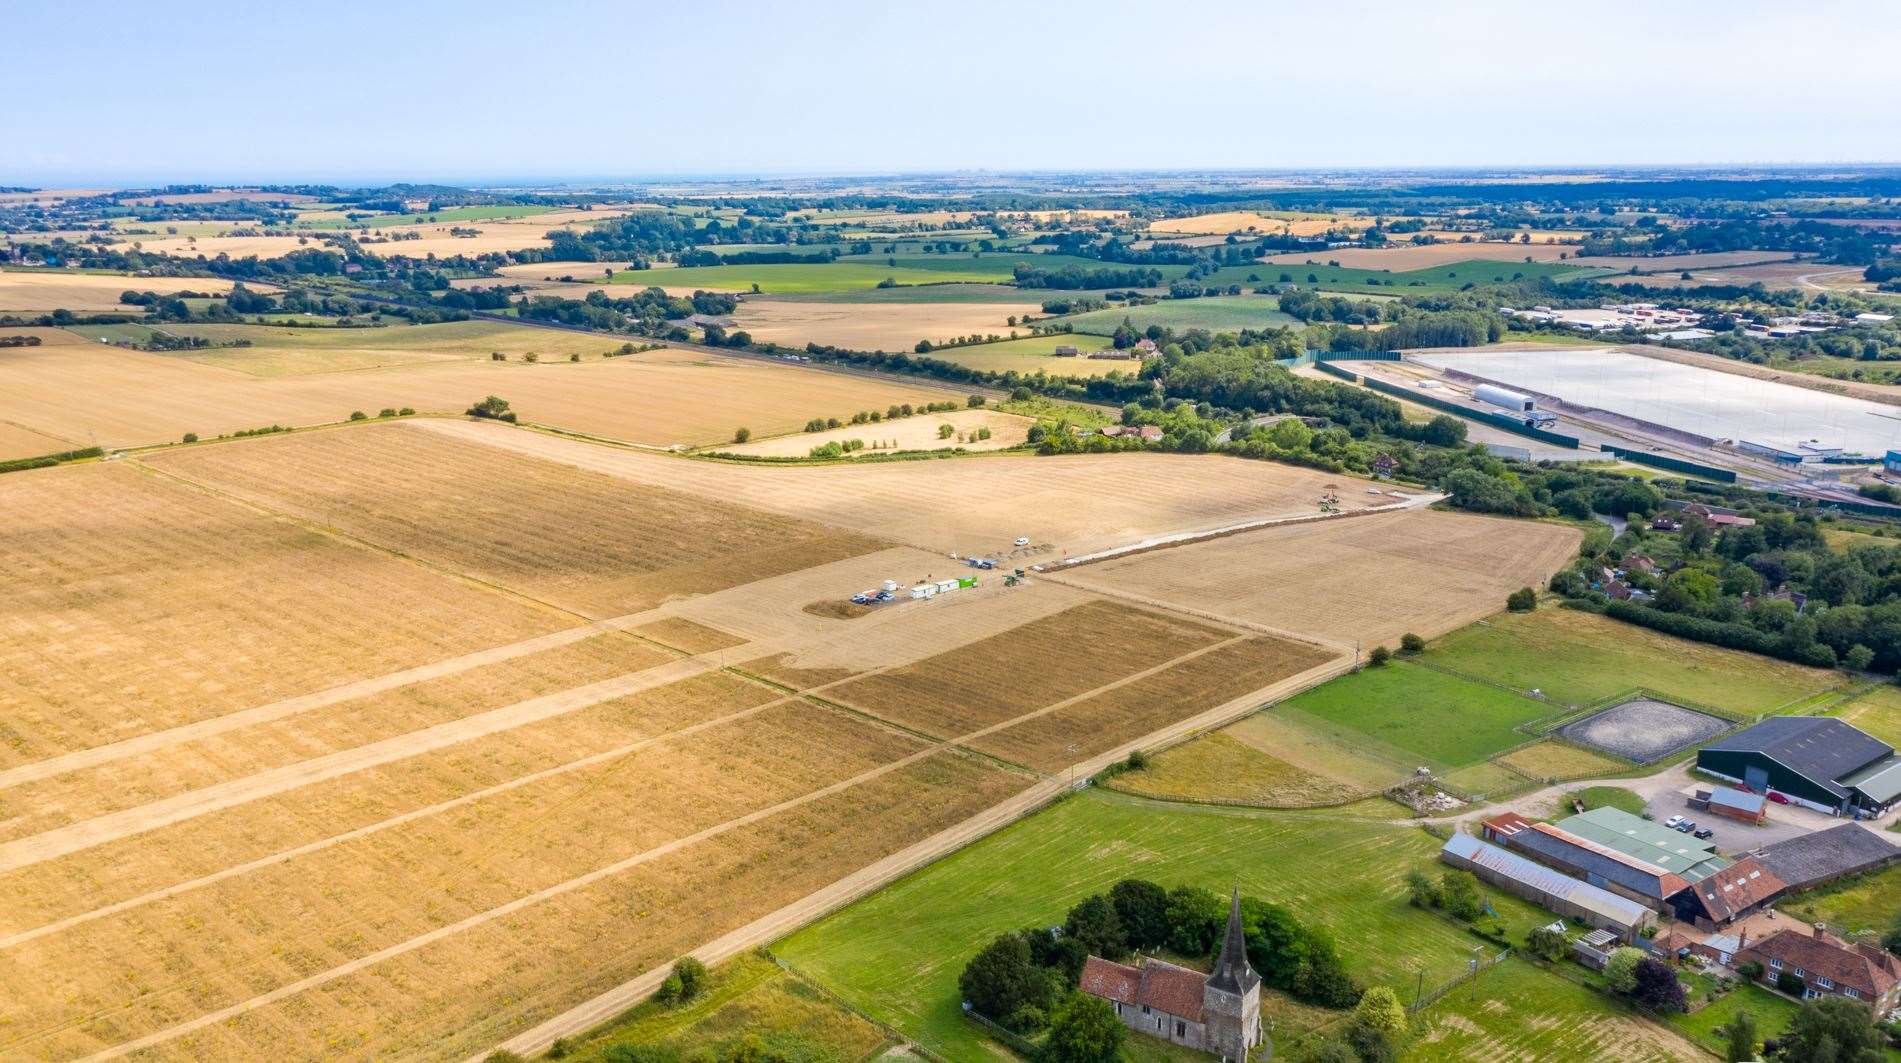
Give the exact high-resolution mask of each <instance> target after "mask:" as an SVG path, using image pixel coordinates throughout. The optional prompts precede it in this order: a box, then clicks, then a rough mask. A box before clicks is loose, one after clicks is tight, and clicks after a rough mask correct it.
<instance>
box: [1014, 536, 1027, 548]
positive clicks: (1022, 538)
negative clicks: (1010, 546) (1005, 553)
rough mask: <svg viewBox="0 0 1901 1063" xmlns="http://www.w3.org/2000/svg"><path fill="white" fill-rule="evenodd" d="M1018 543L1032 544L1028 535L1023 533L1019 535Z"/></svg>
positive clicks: (1023, 544) (1022, 544) (1019, 544)
mask: <svg viewBox="0 0 1901 1063" xmlns="http://www.w3.org/2000/svg"><path fill="white" fill-rule="evenodd" d="M1016 544H1017V545H1018V546H1028V545H1030V540H1029V538H1028V537H1026V536H1021V535H1019V536H1017V541H1016Z"/></svg>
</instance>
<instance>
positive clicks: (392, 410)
mask: <svg viewBox="0 0 1901 1063" xmlns="http://www.w3.org/2000/svg"><path fill="white" fill-rule="evenodd" d="M376 416H378V417H394V416H396V407H394V406H385V407H383V408H382V409H381V410H378V411H377V412H376Z"/></svg>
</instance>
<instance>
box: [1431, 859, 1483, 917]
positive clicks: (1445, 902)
mask: <svg viewBox="0 0 1901 1063" xmlns="http://www.w3.org/2000/svg"><path fill="white" fill-rule="evenodd" d="M1439 903H1440V904H1441V905H1442V906H1444V908H1445V910H1446V912H1447V914H1449V915H1453V916H1456V917H1457V918H1460V919H1464V920H1466V921H1467V922H1470V921H1472V920H1474V919H1477V918H1478V917H1479V916H1480V915H1482V914H1484V912H1485V900H1484V896H1483V895H1482V894H1480V893H1479V880H1478V877H1477V876H1475V875H1473V874H1472V872H1470V871H1458V870H1454V871H1448V872H1446V873H1445V874H1443V875H1441V876H1439Z"/></svg>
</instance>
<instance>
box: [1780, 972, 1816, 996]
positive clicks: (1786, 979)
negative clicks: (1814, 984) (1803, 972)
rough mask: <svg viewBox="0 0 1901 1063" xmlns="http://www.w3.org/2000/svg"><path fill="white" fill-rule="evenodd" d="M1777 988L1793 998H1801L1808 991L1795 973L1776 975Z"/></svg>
mask: <svg viewBox="0 0 1901 1063" xmlns="http://www.w3.org/2000/svg"><path fill="white" fill-rule="evenodd" d="M1776 988H1777V989H1780V990H1782V991H1783V992H1784V993H1787V994H1789V995H1790V996H1792V997H1799V996H1801V995H1802V993H1803V992H1804V991H1805V990H1807V989H1808V986H1807V985H1806V984H1804V983H1803V981H1802V979H1801V978H1800V977H1798V976H1797V975H1796V973H1795V972H1794V971H1781V972H1778V973H1777V975H1776Z"/></svg>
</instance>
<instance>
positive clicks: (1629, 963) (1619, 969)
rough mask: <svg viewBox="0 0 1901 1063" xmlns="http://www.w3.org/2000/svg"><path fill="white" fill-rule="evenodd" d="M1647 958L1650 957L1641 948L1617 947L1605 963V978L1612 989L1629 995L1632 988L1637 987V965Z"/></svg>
mask: <svg viewBox="0 0 1901 1063" xmlns="http://www.w3.org/2000/svg"><path fill="white" fill-rule="evenodd" d="M1647 959H1649V957H1648V956H1645V955H1644V954H1643V951H1642V950H1640V949H1633V948H1630V947H1629V946H1625V947H1624V948H1621V949H1617V950H1615V951H1613V952H1612V953H1611V958H1610V960H1609V961H1608V962H1606V963H1605V964H1604V980H1605V981H1606V982H1608V983H1609V984H1610V987H1611V988H1612V989H1614V990H1616V991H1617V992H1619V993H1623V994H1625V995H1629V993H1630V992H1631V990H1633V989H1636V988H1637V965H1638V964H1640V963H1642V962H1644V961H1645V960H1647Z"/></svg>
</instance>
